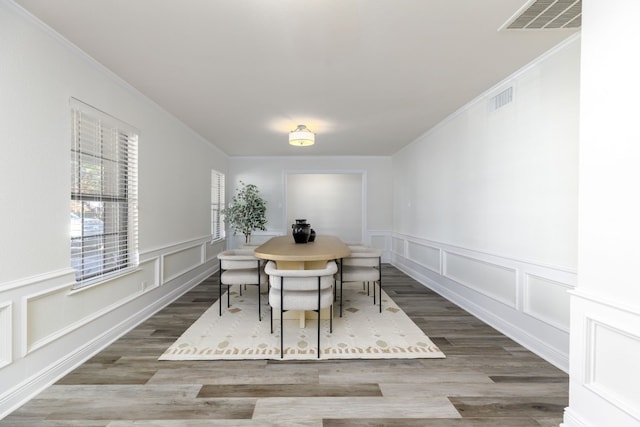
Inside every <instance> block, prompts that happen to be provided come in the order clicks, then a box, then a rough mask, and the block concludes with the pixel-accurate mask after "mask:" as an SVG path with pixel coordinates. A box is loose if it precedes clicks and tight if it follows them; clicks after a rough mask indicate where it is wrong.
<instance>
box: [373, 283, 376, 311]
mask: <svg viewBox="0 0 640 427" xmlns="http://www.w3.org/2000/svg"><path fill="white" fill-rule="evenodd" d="M373 305H376V284H375V282H374V283H373Z"/></svg>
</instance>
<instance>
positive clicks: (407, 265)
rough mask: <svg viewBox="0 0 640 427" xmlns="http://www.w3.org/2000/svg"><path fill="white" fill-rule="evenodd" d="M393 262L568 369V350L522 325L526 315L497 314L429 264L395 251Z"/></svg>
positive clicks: (504, 332) (447, 297) (481, 318)
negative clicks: (503, 315) (417, 261)
mask: <svg viewBox="0 0 640 427" xmlns="http://www.w3.org/2000/svg"><path fill="white" fill-rule="evenodd" d="M393 265H394V266H395V267H396V268H398V269H399V270H401V271H402V272H404V273H405V274H407V275H408V276H410V277H411V278H413V279H415V280H416V281H418V282H420V283H421V284H423V285H424V286H426V287H428V288H429V289H431V290H433V291H434V292H436V293H438V294H439V295H441V296H442V297H444V298H446V299H447V300H449V301H451V302H453V303H454V304H456V305H458V306H459V307H461V308H462V309H464V310H466V311H467V312H469V313H471V314H472V315H474V316H476V317H477V318H479V319H480V320H482V321H483V322H485V323H487V324H488V325H490V326H491V327H493V328H495V329H497V330H498V331H500V332H501V333H503V334H505V335H506V336H508V337H509V338H511V339H513V340H514V341H516V342H517V343H519V344H520V345H522V346H524V347H525V348H527V349H528V350H530V351H532V352H533V353H535V354H537V355H538V356H540V357H542V358H543V359H544V360H546V361H547V362H549V363H551V364H552V365H554V366H556V367H557V368H559V369H561V370H562V371H564V372H567V373H568V372H569V354H568V352H564V351H562V350H561V349H559V348H556V347H554V346H553V345H551V344H549V343H547V342H545V341H543V340H542V339H541V338H539V337H538V336H537V335H536V334H535V333H534V332H533V331H530V330H527V329H526V327H522V326H521V325H524V324H525V323H527V322H528V323H531V319H530V318H528V317H527V318H526V319H525V316H526V315H524V314H523V313H520V312H518V311H516V310H511V309H509V308H506V309H505V310H506V311H505V312H507V313H509V317H501V316H499V315H496V313H495V312H494V311H492V310H490V309H488V308H487V307H485V306H483V305H480V304H478V303H477V302H475V301H473V300H471V299H470V298H468V297H466V296H464V295H463V294H462V293H461V292H457V290H466V289H465V288H464V287H461V286H460V284H458V283H456V282H454V281H453V280H451V279H449V278H446V277H444V276H442V275H440V274H438V273H437V272H434V271H432V270H430V269H428V268H424V267H422V266H420V265H417V264H415V263H413V262H412V261H411V260H407V259H406V258H403V257H400V256H398V255H397V254H396V256H395V257H394V263H393ZM474 296H475V297H476V299H477V300H479V301H480V302H484V303H487V304H494V305H495V304H496V303H495V301H492V300H491V299H490V298H484V297H482V296H478V295H474ZM539 328H547V325H544V324H542V325H539ZM539 330H541V329H539ZM554 332H557V331H554Z"/></svg>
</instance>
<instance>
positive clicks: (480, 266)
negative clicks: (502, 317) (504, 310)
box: [444, 251, 517, 307]
mask: <svg viewBox="0 0 640 427" xmlns="http://www.w3.org/2000/svg"><path fill="white" fill-rule="evenodd" d="M444 260H445V262H444V276H445V277H448V278H449V279H452V280H455V281H456V282H458V283H460V284H462V285H465V286H468V287H469V288H471V289H474V290H476V291H478V292H481V293H483V294H485V295H486V296H488V297H490V298H493V299H495V300H498V301H500V302H502V303H504V304H507V305H509V306H511V307H515V306H516V275H517V271H516V270H514V269H512V268H507V267H503V266H500V265H497V264H492V263H490V262H486V261H482V260H478V259H474V258H471V257H468V256H463V255H459V254H456V253H452V252H447V251H445V252H444Z"/></svg>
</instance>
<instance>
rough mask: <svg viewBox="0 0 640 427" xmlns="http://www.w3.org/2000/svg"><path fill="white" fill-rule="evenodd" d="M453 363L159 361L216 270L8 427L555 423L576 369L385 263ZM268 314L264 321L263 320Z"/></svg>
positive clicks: (208, 299) (201, 305) (404, 301)
mask: <svg viewBox="0 0 640 427" xmlns="http://www.w3.org/2000/svg"><path fill="white" fill-rule="evenodd" d="M383 279H384V283H383V285H384V288H385V290H386V292H387V293H388V294H389V296H390V297H391V298H393V299H394V301H396V303H397V304H398V305H399V306H400V307H402V308H403V309H404V310H405V311H406V312H407V314H408V315H409V316H410V317H411V318H412V319H413V320H414V321H415V322H416V324H417V325H418V326H419V327H420V328H422V329H423V330H424V331H425V333H426V334H427V335H428V336H429V337H430V338H431V339H432V340H433V341H434V342H435V343H436V344H437V345H438V346H439V347H440V348H441V349H442V351H444V353H445V354H446V356H447V358H446V359H413V360H368V361H367V360H343V361H184V362H182V361H179V362H177V361H158V357H159V356H160V355H161V354H162V353H163V352H164V350H165V349H166V348H167V347H168V346H169V345H170V344H171V343H172V342H173V341H174V340H175V339H176V338H178V337H179V336H180V335H181V334H182V332H183V331H184V330H185V329H186V328H187V327H189V325H191V323H193V322H194V321H195V320H196V319H197V318H198V317H199V316H200V315H201V314H202V313H203V312H204V311H205V310H206V309H207V307H209V306H210V305H211V304H212V302H213V301H214V300H215V299H216V298H217V275H214V276H212V277H211V278H209V279H208V280H206V281H205V282H203V283H202V284H200V285H198V286H197V287H195V288H194V289H193V290H191V291H190V292H188V293H186V294H185V295H183V296H182V297H181V298H179V299H178V300H177V301H175V302H174V303H173V304H171V305H170V306H168V307H166V308H165V309H164V310H162V311H160V312H159V313H157V314H156V315H154V316H153V317H151V318H149V319H148V320H147V321H145V322H143V323H142V324H140V325H139V326H138V327H137V328H135V329H134V330H132V331H131V332H130V333H128V334H127V335H125V336H123V337H122V338H120V339H119V340H117V341H116V342H114V343H113V344H112V345H110V346H109V347H108V348H106V349H105V350H104V351H102V352H100V353H99V354H97V355H96V356H95V357H93V358H92V359H90V360H89V361H87V362H86V363H84V364H83V365H81V366H80V367H78V368H77V369H76V370H74V371H73V372H71V373H70V374H68V375H67V376H65V377H64V378H62V379H61V380H60V381H58V382H57V383H56V384H55V385H53V386H51V387H49V388H48V389H47V390H45V391H44V392H42V393H41V394H40V395H38V396H37V397H36V398H34V399H32V400H31V401H29V402H28V403H26V404H25V405H24V406H22V407H21V408H19V409H18V410H16V411H15V412H13V413H12V414H10V415H9V416H8V417H6V418H5V419H4V420H0V426H17V427H22V426H25V427H26V426H29V427H33V426H47V427H52V426H87V427H91V426H108V427H128V426H170V427H177V426H187V427H190V426H231V427H233V426H238V427H240V426H242V427H254V426H303V427H307V426H308V427H311V426H313V427H317V426H325V427H342V426H355V427H372V426H399V427H417V426H421V427H429V426H434V427H435V426H437V427H449V426H452V427H453V426H455V427H471V426H474V427H475V426H484V427H487V426H491V427H497V426H511V427H524V426H538V427H539V426H545V427H550V426H557V425H558V424H559V423H560V422H561V421H562V415H563V409H564V407H565V406H567V405H568V376H567V375H566V374H565V373H564V372H562V371H561V370H559V369H557V368H555V367H554V366H552V365H550V364H549V363H547V362H545V361H544V360H542V359H541V358H539V357H537V356H536V355H534V354H533V353H531V352H529V351H527V350H526V349H525V348H523V347H522V346H520V345H518V344H517V343H515V342H514V341H512V340H511V339H509V338H507V337H505V336H504V335H502V334H501V333H499V332H497V331H496V330H495V329H493V328H491V327H489V326H487V325H486V324H484V323H483V322H481V321H480V320H478V319H476V318H475V317H473V316H471V315H469V314H468V313H466V312H465V311H463V310H461V309H460V308H458V307H457V306H455V305H454V304H452V303H450V302H448V301H447V300H445V299H443V298H442V297H440V296H439V295H437V294H435V293H434V292H432V291H430V290H429V289H427V288H425V287H423V286H422V285H420V284H419V283H417V282H416V281H414V280H413V279H411V278H409V277H408V276H406V275H405V274H403V273H402V272H400V271H399V270H397V269H395V268H394V267H392V266H389V265H384V266H383ZM263 321H264V320H263Z"/></svg>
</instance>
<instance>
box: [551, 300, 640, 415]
mask: <svg viewBox="0 0 640 427" xmlns="http://www.w3.org/2000/svg"><path fill="white" fill-rule="evenodd" d="M610 298H611V296H609V295H607V296H606V297H604V296H603V295H600V294H597V293H591V292H590V291H589V290H582V289H580V288H576V289H575V290H573V291H571V292H570V299H571V348H574V349H580V350H582V351H577V352H576V354H575V356H574V357H573V358H572V359H571V362H572V364H571V372H570V375H571V390H570V394H569V400H570V402H569V407H568V408H567V410H566V411H565V417H564V419H565V422H564V423H563V426H565V427H574V426H577V427H582V426H589V427H596V426H604V425H607V426H616V427H636V426H639V425H640V399H638V384H640V370H638V360H640V310H639V309H638V307H637V305H636V306H633V305H628V304H629V303H631V304H635V303H636V302H633V301H631V302H628V301H614V300H611V299H610Z"/></svg>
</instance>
